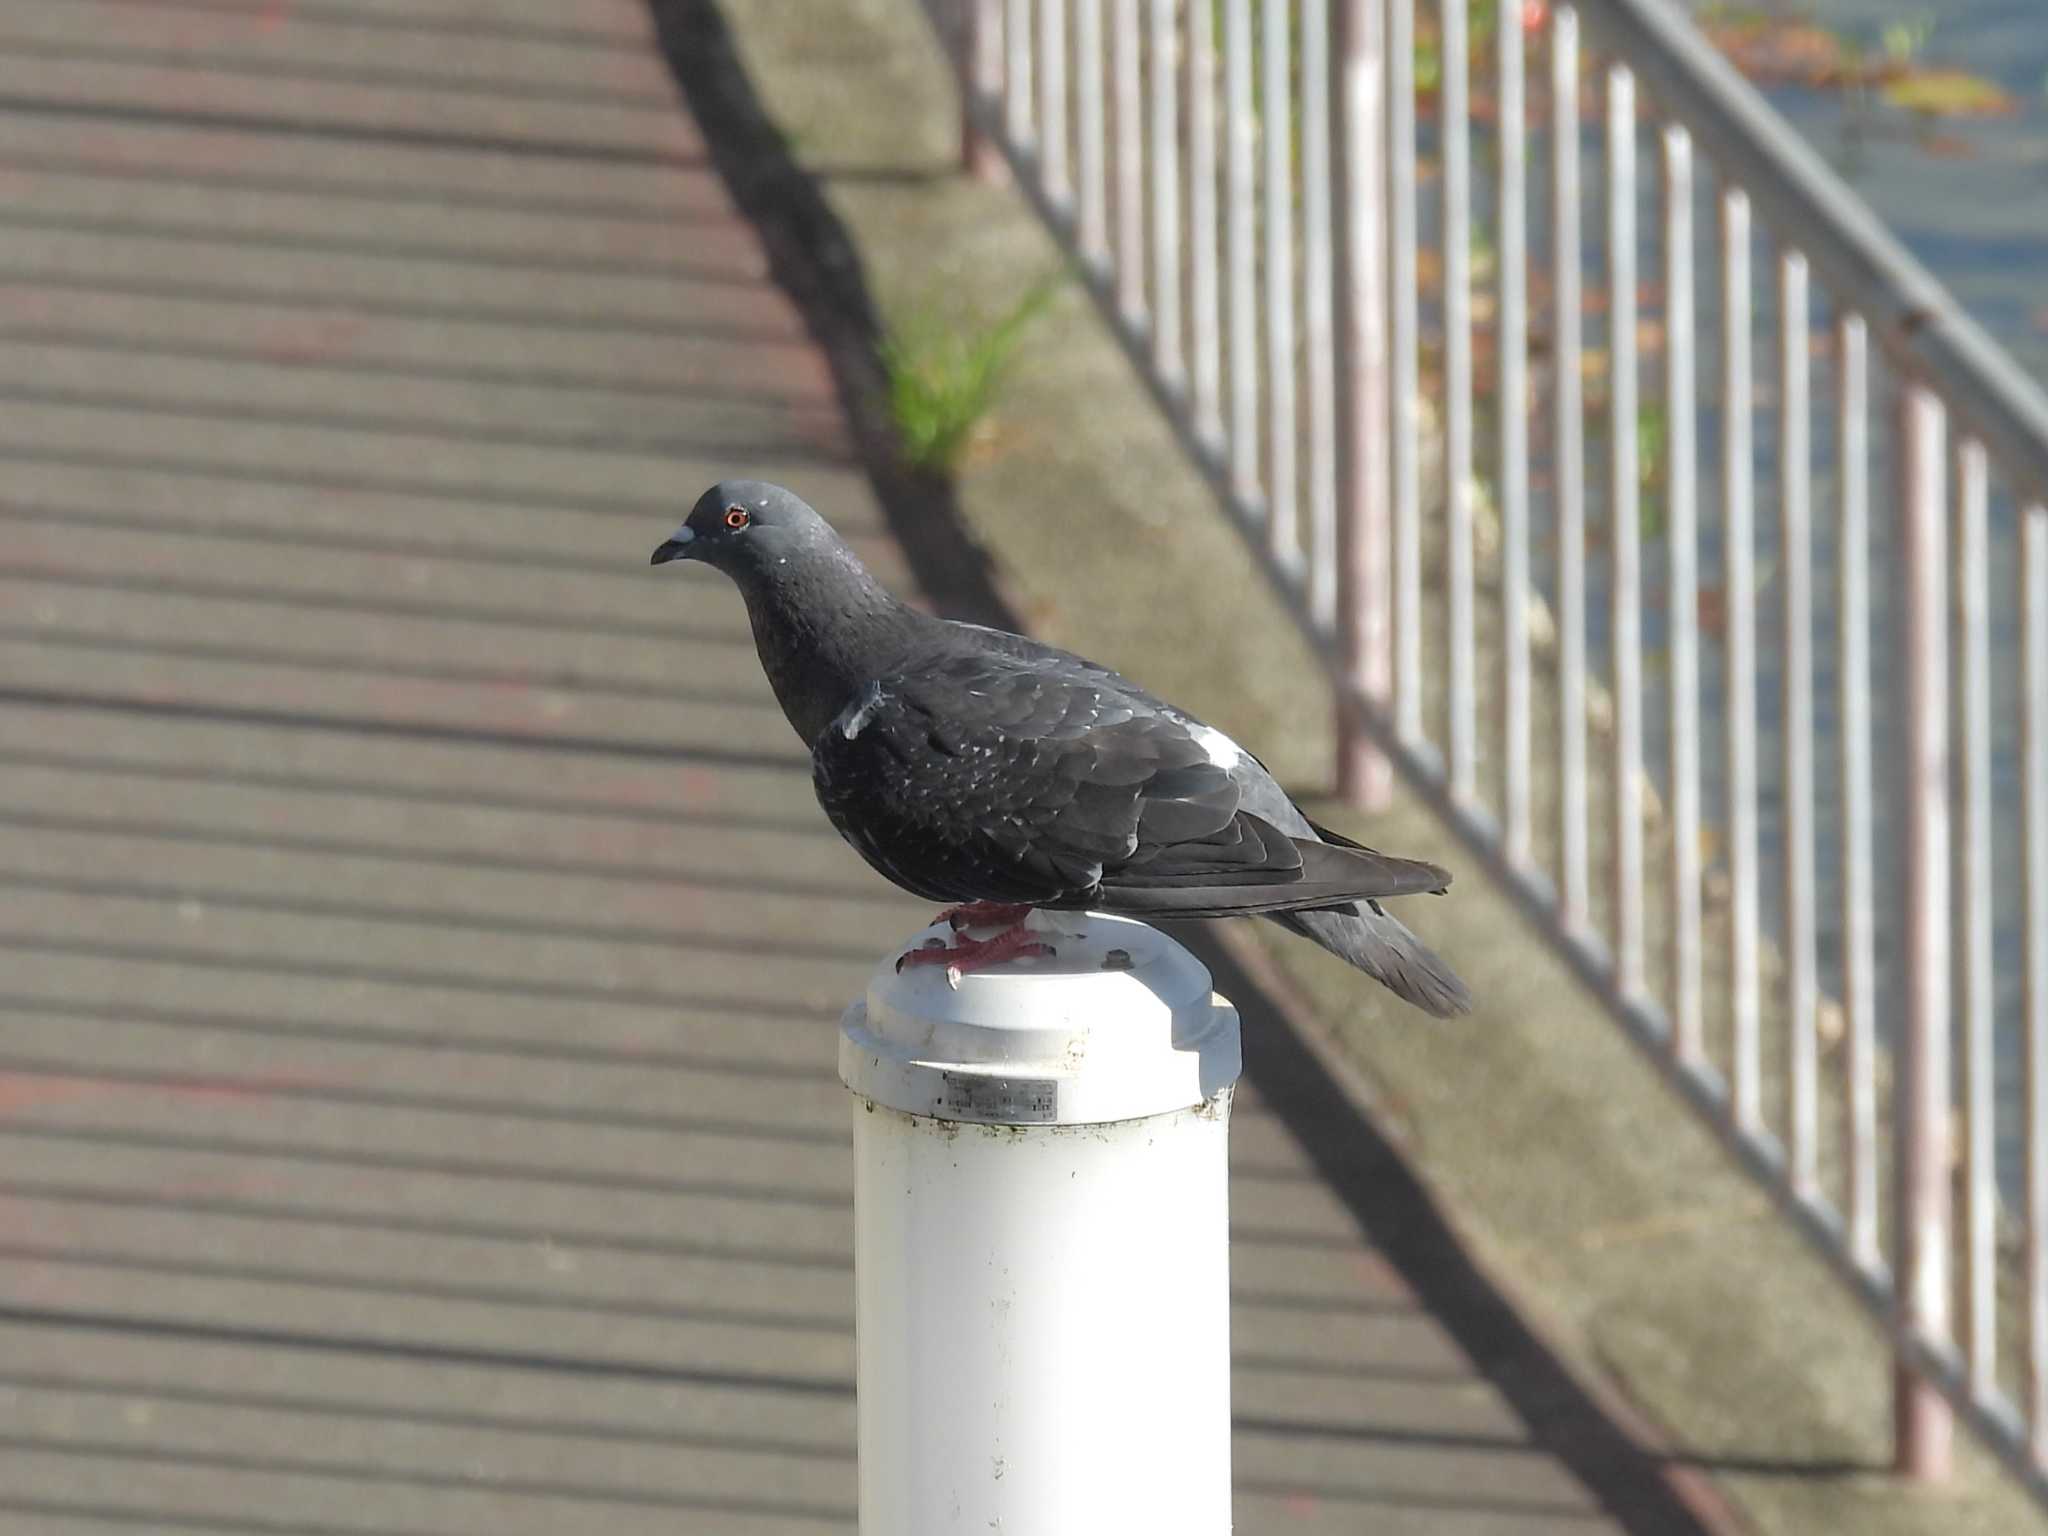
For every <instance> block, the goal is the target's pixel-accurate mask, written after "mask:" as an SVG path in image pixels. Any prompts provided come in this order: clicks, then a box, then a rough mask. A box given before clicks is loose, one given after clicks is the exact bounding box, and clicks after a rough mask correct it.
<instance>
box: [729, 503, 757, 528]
mask: <svg viewBox="0 0 2048 1536" xmlns="http://www.w3.org/2000/svg"><path fill="white" fill-rule="evenodd" d="M752 521H753V518H751V517H749V516H748V515H747V509H746V508H745V507H727V508H726V509H725V526H726V527H728V528H731V529H733V530H734V531H738V530H739V529H741V528H744V527H746V526H747V524H749V523H751V522H752Z"/></svg>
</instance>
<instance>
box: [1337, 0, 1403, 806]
mask: <svg viewBox="0 0 2048 1536" xmlns="http://www.w3.org/2000/svg"><path fill="white" fill-rule="evenodd" d="M1382 18H1383V12H1382V10H1381V7H1380V5H1379V4H1378V0H1337V28H1336V38H1335V43H1336V48H1335V52H1336V55H1337V72H1336V76H1337V96H1336V108H1337V125H1338V126H1337V133H1336V145H1337V152H1338V162H1337V166H1336V172H1337V184H1338V195H1337V198H1336V206H1335V209H1334V211H1333V218H1334V222H1335V229H1334V232H1333V233H1334V235H1335V240H1336V247H1337V258H1338V265H1337V272H1338V279H1337V329H1336V341H1337V361H1336V371H1337V391H1338V393H1337V407H1338V409H1337V430H1338V434H1339V435H1338V439H1337V444H1338V452H1337V563H1338V571H1337V655H1338V664H1339V667H1340V671H1339V675H1338V680H1339V683H1340V686H1341V687H1342V688H1343V689H1344V690H1345V691H1344V692H1343V693H1341V694H1340V695H1339V701H1338V710H1337V787H1338V791H1339V793H1341V794H1343V795H1344V796H1345V797H1346V798H1348V799H1349V800H1350V801H1351V802H1352V803H1353V804H1355V805H1360V806H1363V807H1365V808H1366V809H1368V810H1372V809H1377V808H1379V807H1381V806H1382V805H1384V804H1385V802H1386V799H1387V795H1388V791H1389V790H1390V789H1391V788H1392V782H1391V781H1392V774H1391V772H1390V769H1391V764H1390V763H1389V762H1388V760H1387V757H1386V754H1385V753H1383V752H1380V751H1377V750H1376V749H1375V748H1374V747H1373V744H1372V741H1371V739H1370V738H1369V737H1368V736H1367V735H1366V733H1365V729H1364V722H1363V720H1362V719H1361V718H1360V712H1359V710H1358V709H1357V707H1356V704H1355V702H1354V701H1355V699H1357V698H1359V697H1363V698H1366V699H1370V700H1372V701H1373V702H1375V703H1376V704H1379V705H1380V706H1382V707H1384V706H1385V703H1386V700H1387V697H1388V692H1389V689H1388V684H1389V682H1390V677H1389V661H1390V654H1389V649H1388V645H1387V617H1388V608H1389V604H1388V600H1387V599H1388V579H1387V576H1388V573H1387V553H1388V549H1389V546H1390V544H1391V542H1392V541H1391V539H1390V538H1389V536H1388V526H1387V521H1388V520H1387V491H1388V477H1387V457H1386V455H1387V438H1388V431H1387V423H1388V421H1389V420H1390V413H1389V410H1388V405H1387V333H1386V329H1385V322H1386V315H1387V288H1386V272H1387V269H1386V266H1385V264H1384V261H1383V258H1384V256H1385V254H1386V244H1385V239H1384V234H1385V230H1384V226H1383V225H1382V224H1381V223H1380V213H1381V210H1382V209H1383V208H1384V207H1385V206H1386V192H1387V188H1386V139H1385V137H1384V135H1385V131H1386V118H1385V115H1384V114H1385V112H1386V98H1385V96H1384V94H1383V91H1384V88H1385V83H1386V77H1387V51H1386V34H1385V32H1384V31H1383V30H1382V27H1381V21H1382Z"/></svg>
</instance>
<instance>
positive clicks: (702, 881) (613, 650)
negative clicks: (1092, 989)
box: [0, 0, 1616, 1536]
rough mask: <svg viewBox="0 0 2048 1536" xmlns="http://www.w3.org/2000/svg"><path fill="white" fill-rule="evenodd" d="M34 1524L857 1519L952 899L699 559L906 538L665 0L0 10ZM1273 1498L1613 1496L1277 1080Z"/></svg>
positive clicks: (26, 1502) (17, 1049)
mask: <svg viewBox="0 0 2048 1536" xmlns="http://www.w3.org/2000/svg"><path fill="white" fill-rule="evenodd" d="M0 459H4V464H0V786H4V788H0V1530H5V1531H7V1532H43V1531H48V1532H53V1533H66V1536H76V1533H83V1532H104V1533H109V1536H111V1533H116V1532H122V1533H132V1532H135V1531H137V1530H147V1531H165V1532H181V1533H182V1532H211V1533H223V1536H225V1533H246V1536H328V1533H349V1536H363V1533H378V1536H525V1533H543V1532H545V1533H561V1532H585V1531H593V1530H602V1531H604V1532H605V1533H606V1536H640V1533H649V1536H651V1533H655V1532H661V1533H665V1536H666V1533H674V1532H678V1531H688V1532H711V1533H730V1536H816V1533H820V1532H831V1531H839V1532H847V1531H851V1530H852V1527H853V1515H852V1510H853V1484H854V1461H853V1443H852V1441H853V1381H852V1374H851V1372H852V1334H851V1316H850V1289H851V1288H850V1278H851V1276H850V1247H851V1243H850V1237H851V1234H850V1219H851V1211H850V1205H849V1183H848V1180H849V1171H848V1162H849V1158H848V1148H849V1135H848V1125H847V1110H846V1105H845V1101H844V1095H843V1092H842V1090H841V1089H840V1087H839V1086H838V1084H837V1082H836V1080H835V1078H834V1075H833V1062H834V1033H833V1022H834V1020H835V1018H836V1016H837V1013H838V1011H839V1008H840V1006H841V1004H842V1003H843V1001H844V1000H845V999H846V998H847V997H848V996H849V995H850V994H851V993H852V992H853V991H854V990H855V989H856V988H857V987H858V986H859V984H860V981H861V978H862V976H863V975H864V973H865V970H866V967H867V965H868V964H869V963H870V962H871V961H872V959H873V958H874V957H875V956H876V955H878V954H879V953H880V952H881V951H883V950H884V949H885V947H886V946H887V945H888V944H889V943H890V941H891V940H892V939H894V938H896V937H897V936H899V935H900V934H902V933H904V932H906V931H908V930H909V929H910V928H912V927H914V926H915V924H916V923H917V922H918V921H920V920H921V917H922V911H921V909H920V908H918V907H916V906H914V905H913V904H911V903H909V902H907V901H906V900H904V899H902V898H899V897H897V896H896V895H894V894H893V893H891V892H889V891H887V890H885V889H884V888H882V887H881V886H880V885H879V883H878V882H877V881H876V880H875V879H873V878H872V877H871V876H869V875H868V874H867V873H866V872H865V871H864V870H863V869H862V868H861V867H860V865H859V864H858V862H857V861H856V860H855V858H854V857H853V855H852V854H850V853H849V852H848V851H847V850H845V849H844V848H843V847H841V846H840V844H839V843H838V842H837V840H836V839H835V838H834V837H833V836H832V834H831V832H830V831H829V829H828V828H827V827H826V826H825V823H824V821H823V819H822V817H821V816H820V814H819V813H818V811H817V809H816V806H815V804H814V802H813V801H812V797H811V793H810V787H809V784H808V781H807V775H806V764H805V761H804V759H803V757H802V755H801V753H800V750H799V747H798V744H797V742H796V741H795V740H794V738H793V737H792V735H791V733H790V732H789V730H788V728H787V726H786V725H785V724H784V723H783V721H782V719H781V717H780V715H779V714H778V713H777V711H776V710H775V708H774V706H773V703H772V701H771V700H770V698H769V696H768V694H767V691H766V688H765V686H764V684H763V682H762V680H761V677H760V675H759V671H758V668H757V667H756V664H755V661H754V658H753V653H752V649H751V646H750V644H749V642H748V639H747V636H746V633H745V629H744V623H743V618H742V615H741V613H740V610H739V607H738V605H737V602H736V600H735V599H734V597H733V596H732V594H731V593H730V592H729V591H728V590H727V589H726V588H725V586H724V584H723V583H721V582H719V581H718V580H716V579H715V578H713V577H711V576H710V574H709V573H706V572H697V571H691V572H689V573H687V574H683V575H679V574H678V573H677V572H676V571H675V570H673V569H670V570H668V571H663V572H658V573H657V572H651V571H650V570H649V569H648V568H647V565H646V559H647V554H648V551H649V550H650V549H651V548H652V546H653V545H654V544H655V543H656V542H658V541H659V540H660V539H661V538H662V537H664V536H665V535H666V534H667V532H668V531H669V530H670V529H671V528H672V527H673V526H674V524H675V522H676V521H677V519H678V517H679V515H680V513H681V511H682V510H684V509H685V508H687V506H688V504H689V502H690V501H691V500H692V499H693V498H694V497H695V495H696V493H697V492H698V490H699V489H701V487H702V486H703V485H704V484H706V483H708V482H709V481H711V480H713V479H715V478H718V477H719V476H721V475H723V474H727V473H732V472H737V471H742V470H743V471H747V472H751V473H758V474H765V475H770V476H774V477H777V478H785V479H787V480H789V481H791V482H793V483H794V484H796V485H798V486H800V487H801V488H802V489H803V490H804V491H805V492H806V493H807V494H808V495H809V496H810V497H811V499H812V500H814V501H815V502H817V503H818V504H819V505H820V506H821V507H824V508H827V509H829V511H830V512H831V514H832V515H833V516H834V517H835V518H836V520H838V521H839V523H840V524H841V526H842V527H844V528H847V529H849V530H851V531H852V533H853V534H854V535H855V536H856V537H857V539H858V540H859V541H860V543H861V546H862V548H863V551H864V553H866V554H867V555H868V556H869V557H870V558H871V559H872V560H873V561H874V562H875V563H876V564H877V565H878V566H879V567H880V568H882V569H883V570H884V571H885V572H886V573H888V574H890V575H891V576H892V577H894V578H896V579H898V580H903V579H905V577H904V573H905V571H906V569H907V567H906V565H905V563H904V561H903V560H902V558H901V557H900V555H899V554H898V553H897V552H896V551H895V549H894V548H893V546H892V545H891V543H890V542H889V538H888V536H887V533H886V531H885V524H884V521H883V519H882V517H881V515H880V513H879V511H878V509H877V507H876V505H875V503H874V501H873V498H872V495H871V493H870V491H869V489H868V485H867V481H866V479H865V477H864V476H863V474H862V473H861V472H860V470H859V468H858V466H857V465H856V464H855V463H854V462H853V460H852V457H851V453H850V449H849V447H848V443H847V436H846V432H845V429H844V426H843V423H842V421H841V419H840V416H839V413H838V410H837V407H836V404H835V401H834V397H833V394H832V391H831V386H830V382H829V378H828V375H827V372H826V369H825V367H824V364H823V361H822V359H821V358H820V356H819V355H818V354H817V353H815V351H814V350H813V349H812V347H811V345H810V343H809V342H808V341H807V340H806V335H805V332H804V330H803V327H802V326H801V324H800V322H799V319H798V316H797V315H796V313H795V312H794V311H793V310H792V308H791V307H790V305H789V303H788V302H787V301H786V300H785V298H784V297H783V295H782V294H781V293H780V292H779V291H778V290H777V289H776V288H775V287H774V286H772V285H771V283H770V282H769V281H768V279H767V275H766V268H765V264H764V259H763V256H762V253H761V249H760V247H759V245H758V244H757V241H756V239H755V236H754V234H753V232H752V231H751V230H750V229H749V227H748V226H747V225H746V224H745V223H743V222H742V221H741V220H740V219H739V218H738V217H737V216H736V214H735V213H734V212H733V210H732V207H731V205H730V203H729V202H728V200H727V196H726V193H725V191H724V189H723V188H722V186H721V185H720V184H719V182H718V180H717V178H716V176H715V175H714V174H713V172H712V171H711V170H710V168H709V166H708V164H707V162H706V158H705V156H704V154H703V147H702V145H701V143H700V141H699V138H698V135H697V132H696V130H695V129H694V128H693V126H692V124H691V122H690V120H689V118H688V116H687V114H686V113H685V111H684V110H683V108H682V106H681V104H680V103H679V101H678V98H677V94H676V91H675V88H674V86H673V84H672V81H671V78H670V74H669V72H668V70H667V68H666V66H665V64H664V62H663V60H662V59H661V57H660V55H659V53H658V51H657V50H656V49H655V48H654V47H653V46H652V44H651V42H650V29H649V25H648V22H647V18H646V16H645V14H644V12H643V11H642V9H641V8H640V7H639V6H638V5H637V4H635V3H633V0H491V3H482V0H297V3H294V0H269V3H267V0H37V3H34V4H27V5H17V6H12V7H8V8H7V10H6V12H5V15H4V16H0ZM1235 1156H1236V1159H1237V1164H1236V1172H1235V1185H1234V1188H1233V1201H1234V1204H1235V1208H1236V1210H1237V1213H1238V1226H1237V1247H1236V1250H1235V1253H1236V1260H1235V1264H1236V1269H1235V1285H1236V1295H1237V1305H1236V1311H1235V1316H1234V1322H1233V1326H1234V1330H1235V1339H1234V1348H1235V1352H1236V1357H1237V1373H1236V1392H1237V1412H1238V1415H1239V1421H1238V1441H1237V1458H1238V1486H1239V1490H1240V1491H1239V1500H1238V1511H1237V1518H1238V1529H1240V1530H1242V1531H1247V1532H1267V1531H1289V1532H1292V1531H1300V1532H1304V1533H1324V1532H1328V1533H1333V1536H1334V1533H1355V1532H1360V1531H1373V1532H1379V1533H1388V1536H1391V1533H1407V1532H1417V1533H1419V1532H1428V1533H1433V1536H1444V1533H1473V1536H1477V1533H1498V1536H1510V1533H1513V1536H1538V1533H1547V1532H1569V1533H1588V1536H1590V1533H1593V1532H1598V1531H1602V1530H1610V1529H1615V1528H1616V1527H1615V1526H1614V1525H1613V1524H1612V1523H1611V1521H1610V1519H1609V1517H1608V1515H1607V1514H1606V1513H1604V1512H1603V1510H1602V1508H1601V1504H1600V1501H1599V1500H1598V1499H1596V1498H1595V1497H1594V1495H1593V1494H1592V1493H1590V1492H1589V1491H1588V1490H1587V1489H1586V1488H1585V1487H1584V1486H1583V1485H1582V1484H1581V1483H1580V1482H1579V1481H1578V1480H1577V1479H1576V1478H1575V1477H1574V1476H1573V1475H1572V1474H1571V1473H1569V1472H1567V1471H1566V1470H1565V1469H1564V1467H1563V1465H1562V1464H1561V1463H1560V1462H1558V1461H1556V1460H1554V1459H1552V1458H1551V1457H1550V1456H1549V1455H1547V1454H1544V1453H1542V1452H1540V1451H1539V1450H1537V1449H1535V1447H1534V1446H1533V1445H1532V1442H1531V1433H1530V1429H1529V1426H1528V1424H1527V1422H1526V1414H1524V1413H1520V1412H1517V1411H1515V1410H1512V1409H1510V1407H1509V1406H1508V1405H1507V1401H1506V1399H1505V1398H1504V1397H1503V1396H1502V1394H1501V1392H1500V1391H1499V1390H1498V1389H1497V1388H1496V1386H1495V1385H1494V1384H1493V1383H1492V1382H1490V1381H1489V1380H1488V1379H1487V1377H1486V1376H1484V1375H1483V1374H1482V1373H1481V1372H1480V1371H1479V1370H1478V1369H1477V1368H1476V1367H1475V1365H1474V1364H1473V1362H1472V1360H1471V1359H1469V1358H1468V1357H1467V1355H1466V1354H1465V1353H1464V1352H1463V1351H1462V1350H1461V1349H1460V1348H1459V1347H1458V1346H1457V1345H1456V1344H1454V1343H1453V1342H1452V1336H1451V1334H1450V1333H1449V1332H1448V1331H1447V1330H1446V1329H1445V1328H1444V1327H1442V1326H1441V1325H1440V1324H1439V1323H1438V1322H1437V1321H1436V1320H1435V1319H1434V1318H1433V1317H1432V1316H1431V1314H1430V1312H1429V1311H1428V1310H1427V1309H1426V1308H1425V1307H1424V1306H1423V1305H1422V1304H1421V1303H1420V1302H1419V1301H1418V1300H1417V1299H1416V1297H1415V1296H1414V1295H1413V1294H1411V1292H1410V1290H1409V1288H1408V1287H1407V1286H1406V1285H1405V1284H1404V1283H1403V1281H1402V1280H1401V1279H1400V1278H1399V1277H1398V1276H1397V1274H1396V1272H1395V1269H1394V1267H1393V1266H1392V1265H1390V1264H1389V1263H1388V1262H1386V1261H1385V1260H1384V1259H1383V1257H1382V1256H1381V1254H1380V1253H1379V1252H1378V1251H1377V1250H1376V1249H1375V1248H1374V1246H1373V1245H1372V1244H1371V1243H1369V1242H1368V1241H1367V1240H1366V1239H1365V1237H1364V1236H1363V1235H1362V1233H1361V1229H1360V1226H1359V1223H1358V1221H1357V1219H1356V1216H1355V1214H1354V1212H1353V1210H1352V1209H1351V1207H1350V1206H1349V1205H1348V1204H1347V1203H1346V1202H1345V1201H1344V1200H1342V1199H1340V1198H1339V1197H1338V1196H1337V1195H1336V1194H1335V1193H1333V1192H1332V1190H1331V1189H1330V1188H1329V1187H1328V1186H1327V1185H1326V1184H1325V1183H1324V1182H1323V1181H1322V1179H1321V1178H1320V1177H1319V1176H1318V1174H1317V1172H1316V1171H1315V1167H1314V1165H1313V1164H1312V1163H1311V1161H1310V1160H1309V1158H1308V1157H1307V1156H1306V1155H1305V1154H1304V1152H1303V1150H1302V1148H1301V1146H1300V1145H1299V1144H1298V1143H1297V1141H1296V1140H1295V1138H1294V1137H1293V1135H1292V1134H1291V1133H1290V1131H1289V1130H1288V1129H1287V1126H1286V1125H1285V1123H1284V1122H1283V1120H1282V1119H1281V1117H1280V1116H1278V1115H1277V1114H1275V1113H1274V1112H1272V1111H1271V1110H1269V1109H1268V1108H1266V1107H1265V1106H1264V1105H1263V1104H1262V1102H1261V1101H1260V1099H1259V1096H1258V1095H1257V1094H1256V1093H1255V1092H1251V1093H1248V1094H1247V1095H1246V1097H1245V1099H1244V1101H1243V1102H1242V1106H1241V1110H1240V1115H1239V1121H1238V1127H1237V1133H1236V1138H1235Z"/></svg>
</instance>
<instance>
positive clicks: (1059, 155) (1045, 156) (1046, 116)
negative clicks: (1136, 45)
mask: <svg viewBox="0 0 2048 1536" xmlns="http://www.w3.org/2000/svg"><path fill="white" fill-rule="evenodd" d="M1038 146H1039V147H1038V163H1039V166H1040V168H1041V171H1042V173H1043V175H1044V178H1045V192H1046V196H1047V197H1049V198H1051V199H1052V202H1053V204H1054V206H1056V207H1065V206H1066V205H1067V203H1068V201H1069V200H1070V199H1071V198H1072V197H1073V188H1072V187H1071V186H1070V185H1069V184H1068V182H1067V0H1038Z"/></svg>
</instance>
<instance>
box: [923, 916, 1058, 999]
mask: <svg viewBox="0 0 2048 1536" xmlns="http://www.w3.org/2000/svg"><path fill="white" fill-rule="evenodd" d="M1057 953H1058V951H1057V950H1055V949H1054V948H1053V947H1052V945H1050V944H1047V943H1045V942H1043V941H1042V940H1039V939H1035V938H1033V937H1032V936H1031V931H1030V930H1029V929H1027V928H1026V927H1024V925H1023V924H1022V923H1016V924H1013V925H1011V926H1010V927H1008V928H1006V929H1004V930H1003V931H1002V932H1001V933H998V934H996V935H994V936H993V937H991V938H986V939H970V938H965V937H962V938H956V939H955V940H954V941H953V942H952V943H951V944H948V943H945V942H944V941H943V940H940V939H936V938H934V939H927V940H925V942H924V943H923V944H922V945H921V946H919V947H918V948H916V949H909V950H905V951H904V952H903V953H902V954H900V955H898V956H897V957H896V970H897V973H898V974H899V975H900V974H901V973H902V972H903V970H904V968H905V967H906V966H912V965H940V964H943V965H944V966H945V967H946V985H947V986H949V987H952V988H954V989H955V990H956V991H957V990H958V989H959V986H960V980H961V978H962V977H964V976H966V975H967V974H968V973H969V972H972V971H986V970H991V969H993V968H994V967H996V966H998V965H1001V964H1002V963H1003V962H1004V961H1006V960H1023V959H1029V958H1031V957H1033V956H1041V955H1042V956H1045V957H1047V958H1051V957H1052V956H1054V955H1056V954H1057Z"/></svg>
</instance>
